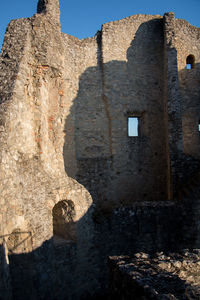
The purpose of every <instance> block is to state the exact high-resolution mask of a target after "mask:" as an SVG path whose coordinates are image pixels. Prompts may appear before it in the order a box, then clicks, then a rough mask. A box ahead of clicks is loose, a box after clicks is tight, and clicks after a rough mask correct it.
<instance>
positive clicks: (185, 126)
mask: <svg viewBox="0 0 200 300" xmlns="http://www.w3.org/2000/svg"><path fill="white" fill-rule="evenodd" d="M199 41H200V29H199V28H196V27H194V26H191V25H190V24H189V23H188V22H186V21H185V20H180V19H175V18H174V14H173V13H166V14H165V15H164V16H163V17H162V16H159V15H134V16H131V17H128V18H125V19H123V20H120V21H115V22H110V23H107V24H104V25H103V26H102V29H101V31H99V32H97V34H96V36H95V37H93V38H88V39H83V40H79V39H77V38H75V37H73V36H70V35H68V34H63V33H61V31H60V10H59V1H58V0H39V2H38V7H37V14H35V15H34V16H33V17H32V18H27V19H18V20H13V21H11V22H10V24H9V25H8V28H7V30H6V34H5V38H4V43H3V48H2V51H1V57H0V103H1V104H0V161H1V164H0V168H1V170H0V177H1V181H0V182H1V189H0V195H1V197H0V199H1V200H0V201H1V205H0V210H1V211H0V258H1V260H0V299H1V300H23V299H26V300H27V299H30V300H35V299H37V300H38V299H48V300H51V299H52V300H53V299H102V298H101V297H104V298H105V295H106V293H107V292H106V291H107V282H108V270H107V258H108V256H112V255H122V254H123V255H132V254H134V253H137V252H148V253H155V252H157V251H174V252H178V251H179V250H181V249H185V248H189V249H194V248H200V151H199V150H200V43H199ZM131 123H134V124H135V131H134V133H131V131H130V124H131Z"/></svg>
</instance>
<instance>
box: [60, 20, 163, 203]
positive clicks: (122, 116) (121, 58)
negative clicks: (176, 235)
mask: <svg viewBox="0 0 200 300" xmlns="http://www.w3.org/2000/svg"><path fill="white" fill-rule="evenodd" d="M71 40H72V38H69V37H67V36H65V43H66V47H67V48H66V49H67V50H65V51H66V64H65V70H66V71H65V74H67V72H69V74H70V78H69V84H70V88H68V93H67V94H68V95H67V97H70V99H71V100H69V101H68V103H71V108H70V111H69V115H68V116H67V118H66V127H67V128H69V129H67V130H68V131H66V143H65V148H64V159H65V163H66V167H65V169H66V172H67V174H68V175H70V176H72V177H75V178H76V179H77V180H78V181H79V182H81V183H82V184H83V185H84V186H85V187H87V188H88V190H89V191H90V193H91V194H92V196H93V200H94V201H95V203H97V204H98V205H100V206H102V205H103V206H109V205H111V206H113V205H119V203H131V202H133V201H140V200H141V199H143V200H144V199H147V200H164V199H166V198H167V185H166V171H165V170H166V150H165V149H166V147H165V145H166V135H165V134H162V135H160V130H161V131H163V132H165V129H164V127H165V124H164V122H163V119H164V97H163V85H164V82H163V80H164V78H163V76H164V73H163V59H164V57H163V55H164V53H163V22H162V19H161V17H159V16H141V15H138V16H132V17H130V18H127V19H124V20H121V21H117V22H111V23H108V24H105V25H103V27H102V31H101V32H99V33H98V34H97V37H96V39H91V40H86V41H83V42H78V41H76V44H74V45H72V43H71ZM68 41H69V42H68ZM74 41H75V40H74ZM68 49H71V50H70V51H69V50H68ZM81 51H82V52H81ZM77 57H78V59H77ZM82 59H83V60H82ZM72 62H73V67H72ZM81 71H82V73H81ZM78 74H80V75H79V76H77V75H78ZM77 79H78V80H79V83H78V91H77V95H75V98H74V99H73V97H74V92H73V93H71V90H73V91H75V82H76V87H77ZM68 86H69V85H68ZM131 116H135V117H138V118H139V122H140V133H139V136H138V137H128V117H131ZM144 181H145V185H143V182H144ZM141 186H142V189H141V188H139V187H141ZM157 187H159V188H157ZM133 194H134V197H132V195H133Z"/></svg>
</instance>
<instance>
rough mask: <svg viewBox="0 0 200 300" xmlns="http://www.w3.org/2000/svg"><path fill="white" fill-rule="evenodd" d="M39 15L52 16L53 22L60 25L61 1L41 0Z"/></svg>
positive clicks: (39, 2) (38, 7) (38, 9)
mask: <svg viewBox="0 0 200 300" xmlns="http://www.w3.org/2000/svg"><path fill="white" fill-rule="evenodd" d="M37 13H38V14H45V15H47V16H50V17H51V20H52V21H54V22H56V23H60V5H59V0H39V1H38V5H37Z"/></svg>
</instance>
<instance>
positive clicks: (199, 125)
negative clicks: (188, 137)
mask: <svg viewBox="0 0 200 300" xmlns="http://www.w3.org/2000/svg"><path fill="white" fill-rule="evenodd" d="M198 130H199V132H200V120H199V124H198Z"/></svg>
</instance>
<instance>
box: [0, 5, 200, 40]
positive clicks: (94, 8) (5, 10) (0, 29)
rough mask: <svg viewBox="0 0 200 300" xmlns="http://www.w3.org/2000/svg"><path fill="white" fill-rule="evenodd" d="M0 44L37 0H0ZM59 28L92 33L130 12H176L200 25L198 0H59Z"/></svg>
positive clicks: (83, 34) (85, 34)
mask: <svg viewBox="0 0 200 300" xmlns="http://www.w3.org/2000/svg"><path fill="white" fill-rule="evenodd" d="M1 1H2V3H1V11H0V45H1V44H2V42H3V36H4V33H5V30H6V26H7V24H8V23H9V21H10V20H11V19H16V18H22V17H31V16H32V15H33V14H34V13H35V12H36V6H37V0H9V1H3V0H1ZM60 6H61V27H62V31H63V32H65V33H68V34H71V35H74V36H76V37H78V38H86V37H90V36H93V35H95V33H96V32H97V30H99V29H100V28H101V24H103V23H106V22H109V21H114V20H119V19H122V18H125V17H128V16H130V15H134V14H138V13H142V14H160V15H163V14H164V13H165V12H168V11H173V12H175V15H176V18H181V19H186V20H187V21H188V22H189V23H191V24H192V25H195V26H197V27H200V15H199V12H200V0H190V1H188V0H168V1H162V0H151V1H150V0H137V1H133V0H132V1H131V0H123V1H122V0H101V1H95V0H84V1H83V0H82V1H76V0H74V1H67V0H60Z"/></svg>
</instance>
